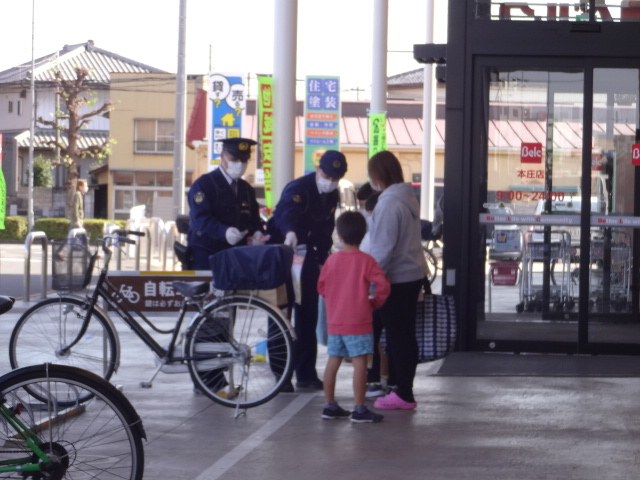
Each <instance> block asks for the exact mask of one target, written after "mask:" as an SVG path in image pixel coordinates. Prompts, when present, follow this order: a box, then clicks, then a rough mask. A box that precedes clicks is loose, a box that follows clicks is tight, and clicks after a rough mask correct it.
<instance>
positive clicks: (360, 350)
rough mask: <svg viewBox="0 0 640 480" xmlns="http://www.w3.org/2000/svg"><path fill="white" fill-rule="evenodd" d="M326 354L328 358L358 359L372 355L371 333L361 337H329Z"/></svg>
mask: <svg viewBox="0 0 640 480" xmlns="http://www.w3.org/2000/svg"><path fill="white" fill-rule="evenodd" d="M327 353H328V355H329V356H330V357H344V356H345V355H349V356H350V357H359V356H360V355H369V354H371V353H373V333H365V334H363V335H331V334H330V335H329V341H328V342H327Z"/></svg>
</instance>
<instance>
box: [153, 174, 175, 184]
mask: <svg viewBox="0 0 640 480" xmlns="http://www.w3.org/2000/svg"><path fill="white" fill-rule="evenodd" d="M156 181H157V182H158V186H160V187H171V186H173V174H172V173H171V172H156Z"/></svg>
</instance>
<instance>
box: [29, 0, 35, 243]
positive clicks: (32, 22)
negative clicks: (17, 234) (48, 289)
mask: <svg viewBox="0 0 640 480" xmlns="http://www.w3.org/2000/svg"><path fill="white" fill-rule="evenodd" d="M35 12H36V0H32V2H31V129H30V132H29V133H30V135H29V137H30V138H29V175H28V177H29V180H28V189H29V196H28V200H27V226H28V227H29V232H32V231H33V224H34V223H35V222H34V218H33V146H34V142H35V138H34V137H35V134H36V80H35V78H36V61H35V54H34V49H35V37H36V34H35V32H36V13H35Z"/></svg>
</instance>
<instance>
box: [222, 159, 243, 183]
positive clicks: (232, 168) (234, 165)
mask: <svg viewBox="0 0 640 480" xmlns="http://www.w3.org/2000/svg"><path fill="white" fill-rule="evenodd" d="M226 170H227V175H229V176H230V177H231V179H232V180H238V179H239V178H240V177H241V176H242V175H244V172H245V171H246V170H247V163H246V162H227V169H226Z"/></svg>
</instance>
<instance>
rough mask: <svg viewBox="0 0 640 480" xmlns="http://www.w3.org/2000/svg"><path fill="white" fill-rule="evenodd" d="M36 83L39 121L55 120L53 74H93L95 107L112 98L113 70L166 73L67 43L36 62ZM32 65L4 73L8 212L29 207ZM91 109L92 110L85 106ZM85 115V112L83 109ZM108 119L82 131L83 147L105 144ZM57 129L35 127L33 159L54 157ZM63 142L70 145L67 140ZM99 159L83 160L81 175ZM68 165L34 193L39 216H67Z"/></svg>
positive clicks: (1, 109)
mask: <svg viewBox="0 0 640 480" xmlns="http://www.w3.org/2000/svg"><path fill="white" fill-rule="evenodd" d="M34 63H35V71H34V83H35V102H36V115H35V116H36V118H39V117H41V118H43V119H45V120H53V119H54V118H55V112H56V108H57V107H56V94H55V90H54V88H55V82H54V78H55V72H56V71H60V72H61V73H62V77H63V78H64V79H67V80H70V79H73V78H75V68H76V67H84V68H86V69H87V70H88V71H89V74H90V79H89V81H88V83H89V85H90V86H91V90H92V91H93V92H96V94H97V100H96V105H102V104H103V103H104V102H106V101H109V100H110V81H111V80H110V76H111V74H112V73H114V72H122V73H140V74H154V73H166V72H164V71H163V70H160V69H157V68H154V67H151V66H149V65H145V64H143V63H140V62H138V61H135V60H131V59H129V58H125V57H123V56H121V55H118V54H115V53H113V52H109V51H107V50H104V49H102V48H99V47H97V46H96V45H95V44H94V42H93V41H92V40H89V41H88V42H86V43H81V44H77V45H65V46H64V47H63V48H62V49H61V50H59V51H55V52H53V53H51V54H50V55H46V56H44V57H41V58H38V59H36V60H35V61H34ZM31 67H32V65H31V61H28V62H25V63H23V64H21V65H18V66H16V67H13V68H10V69H8V70H5V71H3V72H0V133H2V137H3V145H2V147H3V161H2V169H3V173H4V175H5V179H6V183H7V197H8V201H7V205H8V206H7V211H9V212H10V211H11V210H13V209H15V207H13V208H12V207H11V205H16V207H17V211H18V213H20V212H22V211H24V209H25V208H26V203H27V186H26V185H27V174H28V161H29V148H30V144H31V138H30V137H31V134H30V129H31V110H32V105H33V99H32V98H31ZM86 108H87V110H86V111H89V110H88V107H86ZM81 113H82V111H81ZM109 131H110V121H109V116H108V115H104V116H102V117H99V118H93V119H92V121H91V123H90V124H89V126H88V128H87V129H85V130H83V131H82V139H81V140H80V145H81V147H84V146H88V145H91V144H95V143H98V142H99V143H102V142H103V141H104V140H106V139H108V138H109ZM55 135H56V134H55V129H53V128H52V127H47V126H44V125H41V124H38V123H36V127H35V136H34V157H36V156H38V155H42V156H43V157H45V158H50V159H52V158H54V157H55V151H54V149H53V147H52V146H51V145H50V143H48V142H50V141H51V140H54V139H55ZM61 140H62V142H64V143H66V140H65V138H64V135H63V137H62V138H61ZM94 162H95V160H90V159H87V160H82V161H80V163H79V165H78V167H79V173H80V176H81V177H85V176H87V175H88V173H89V170H90V169H91V168H92V167H93V165H92V164H93V163H94ZM65 179H66V172H65V170H64V167H58V168H57V169H56V171H55V172H54V182H55V183H54V188H53V189H36V190H37V191H36V192H35V196H36V199H34V205H35V209H36V210H37V212H36V215H43V214H44V215H51V216H54V215H60V214H62V212H64V182H65ZM86 198H87V205H86V206H87V210H88V212H87V213H88V215H92V214H93V211H92V207H93V203H92V199H93V196H92V195H88V196H87V197H86Z"/></svg>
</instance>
